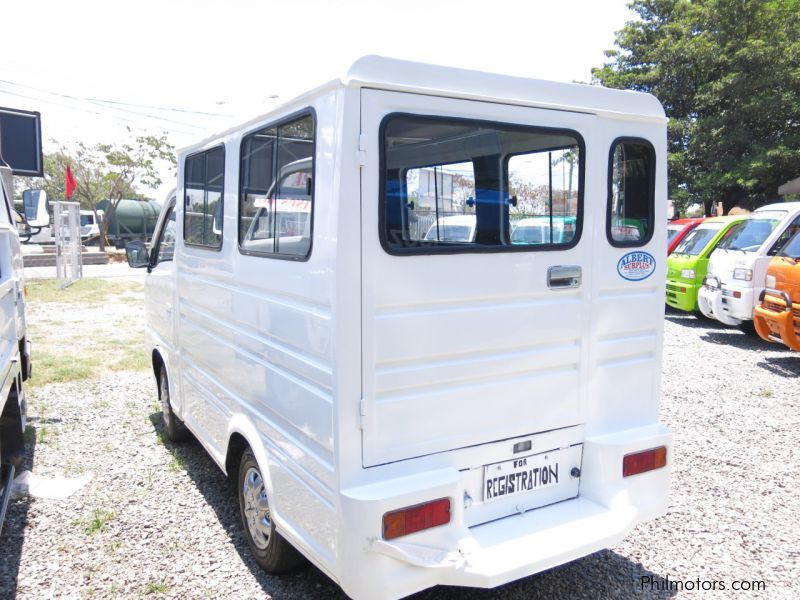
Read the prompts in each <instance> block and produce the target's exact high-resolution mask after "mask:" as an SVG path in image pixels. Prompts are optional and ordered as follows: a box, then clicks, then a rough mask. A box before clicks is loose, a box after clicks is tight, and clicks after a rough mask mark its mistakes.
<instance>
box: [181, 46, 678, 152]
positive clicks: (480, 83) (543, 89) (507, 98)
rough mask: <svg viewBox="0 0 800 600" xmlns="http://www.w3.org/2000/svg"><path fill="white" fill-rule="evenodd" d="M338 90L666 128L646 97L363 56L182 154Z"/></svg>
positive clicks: (660, 110) (658, 107)
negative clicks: (574, 114)
mask: <svg viewBox="0 0 800 600" xmlns="http://www.w3.org/2000/svg"><path fill="white" fill-rule="evenodd" d="M337 86H349V87H358V88H375V89H381V90H394V91H403V92H414V93H421V94H427V95H431V96H447V97H455V98H466V99H473V100H482V101H484V102H486V101H489V102H497V103H501V104H516V105H520V106H530V107H535V108H545V109H558V110H569V111H573V112H582V113H589V114H600V115H607V116H612V117H617V118H620V117H623V118H628V119H636V120H643V121H656V122H659V123H666V117H665V116H664V109H663V107H662V106H661V103H660V102H659V101H658V100H657V99H656V97H655V96H653V95H651V94H645V93H642V92H633V91H629V90H614V89H610V88H604V87H601V86H597V85H586V84H576V83H560V82H555V81H546V80H542V79H528V78H525V77H514V76H510V75H498V74H496V73H486V72H483V71H472V70H468V69H458V68H454V67H443V66H438V65H430V64H426V63H418V62H412V61H406V60H398V59H394V58H386V57H383V56H364V57H362V58H359V59H358V60H356V61H355V62H354V63H353V64H352V65H351V66H350V68H349V69H348V70H347V73H346V74H345V75H344V76H343V77H340V78H338V79H334V80H332V81H329V82H327V83H325V84H323V85H320V86H318V87H316V88H314V89H311V90H309V91H307V92H305V93H303V94H301V95H300V96H297V97H295V98H293V99H291V100H289V101H288V102H285V103H283V104H281V105H280V106H277V107H275V108H274V109H273V110H270V111H269V112H266V113H263V114H260V115H258V116H257V117H255V118H253V119H249V120H247V121H245V122H243V123H240V124H238V125H236V126H234V127H231V128H229V129H227V130H225V131H222V132H220V133H218V134H214V135H212V136H209V137H207V138H205V139H203V140H202V141H200V142H198V143H196V144H192V145H190V146H187V147H185V148H181V149H180V150H179V153H185V152H189V151H191V150H194V149H198V148H201V147H203V146H206V145H208V144H209V143H211V142H213V141H216V140H219V139H221V138H223V137H225V136H226V135H229V134H231V133H234V132H236V131H241V130H242V129H246V128H248V127H249V126H251V125H252V126H255V125H256V124H257V123H259V122H262V121H265V120H268V119H269V117H270V116H271V115H273V114H274V115H275V116H276V117H277V116H279V115H283V114H285V113H286V107H289V106H296V105H297V104H301V103H303V102H307V101H309V100H310V99H311V98H312V97H314V96H316V95H318V94H319V93H321V92H323V91H325V90H328V89H330V88H334V87H337Z"/></svg>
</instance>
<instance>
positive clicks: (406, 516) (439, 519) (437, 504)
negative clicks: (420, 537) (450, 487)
mask: <svg viewBox="0 0 800 600" xmlns="http://www.w3.org/2000/svg"><path fill="white" fill-rule="evenodd" d="M449 522H450V498H440V499H439V500H433V501H432V502H426V503H425V504H417V505H416V506H409V507H407V508H401V509H400V510H393V511H392V512H388V513H386V514H385V515H383V539H385V540H392V539H394V538H398V537H400V536H402V535H408V534H409V533H414V532H415V531H422V530H423V529H430V528H431V527H436V526H438V525H445V524H446V523H449Z"/></svg>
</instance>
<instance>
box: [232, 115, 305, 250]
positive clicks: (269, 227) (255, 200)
mask: <svg viewBox="0 0 800 600" xmlns="http://www.w3.org/2000/svg"><path fill="white" fill-rule="evenodd" d="M241 157H242V158H241V182H240V190H239V248H240V249H241V250H242V252H243V253H245V254H260V255H265V256H273V257H275V258H289V259H304V258H307V257H308V256H309V254H310V253H311V234H312V225H313V206H314V196H313V194H314V117H313V115H311V114H305V115H303V116H301V117H299V118H298V117H296V118H294V119H292V120H290V121H288V122H284V123H281V124H278V125H271V126H268V127H265V128H263V129H260V130H259V131H256V132H253V133H251V134H249V135H247V136H245V137H244V138H243V139H242V150H241Z"/></svg>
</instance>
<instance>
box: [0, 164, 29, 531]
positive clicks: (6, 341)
mask: <svg viewBox="0 0 800 600" xmlns="http://www.w3.org/2000/svg"><path fill="white" fill-rule="evenodd" d="M0 171H6V173H7V174H8V175H10V171H9V169H8V168H7V167H0ZM0 174H2V173H0ZM3 179H7V180H10V177H3V176H0V530H2V527H3V520H4V518H5V513H6V508H7V507H8V501H9V499H10V497H11V482H12V481H13V480H14V474H15V472H16V470H17V469H18V468H19V467H20V464H21V462H22V459H23V455H24V450H25V446H24V441H23V432H24V431H25V416H26V412H27V410H26V400H25V392H24V389H23V381H25V380H26V379H27V378H28V377H29V376H30V372H31V360H30V349H31V344H30V341H29V340H28V338H27V335H26V332H27V329H26V323H25V296H24V288H25V285H24V279H23V273H22V250H21V246H20V240H19V232H18V231H17V219H16V218H15V217H16V212H15V211H14V205H13V201H12V198H11V196H10V194H9V193H7V192H6V186H5V183H4V182H3Z"/></svg>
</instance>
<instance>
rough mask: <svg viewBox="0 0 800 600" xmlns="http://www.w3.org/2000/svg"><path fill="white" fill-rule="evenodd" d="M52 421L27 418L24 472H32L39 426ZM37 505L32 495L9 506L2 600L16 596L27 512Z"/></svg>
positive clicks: (1, 540)
mask: <svg viewBox="0 0 800 600" xmlns="http://www.w3.org/2000/svg"><path fill="white" fill-rule="evenodd" d="M51 421H54V420H53V419H41V420H39V419H36V418H35V417H29V418H28V425H27V427H26V428H25V460H24V461H23V464H22V467H21V468H20V471H18V473H19V472H21V471H22V470H25V469H27V470H29V471H32V470H33V462H34V455H35V453H36V431H37V426H39V425H42V424H43V423H45V422H48V423H49V422H51ZM34 502H35V499H34V498H31V497H30V496H26V495H24V496H16V497H14V498H12V499H11V501H10V502H9V504H8V512H7V513H6V521H5V523H3V531H2V533H0V598H9V599H12V598H16V597H17V577H18V575H19V565H20V560H21V558H22V546H23V544H24V543H25V526H26V525H27V524H28V512H29V511H30V508H31V506H32V505H33V503H34Z"/></svg>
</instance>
